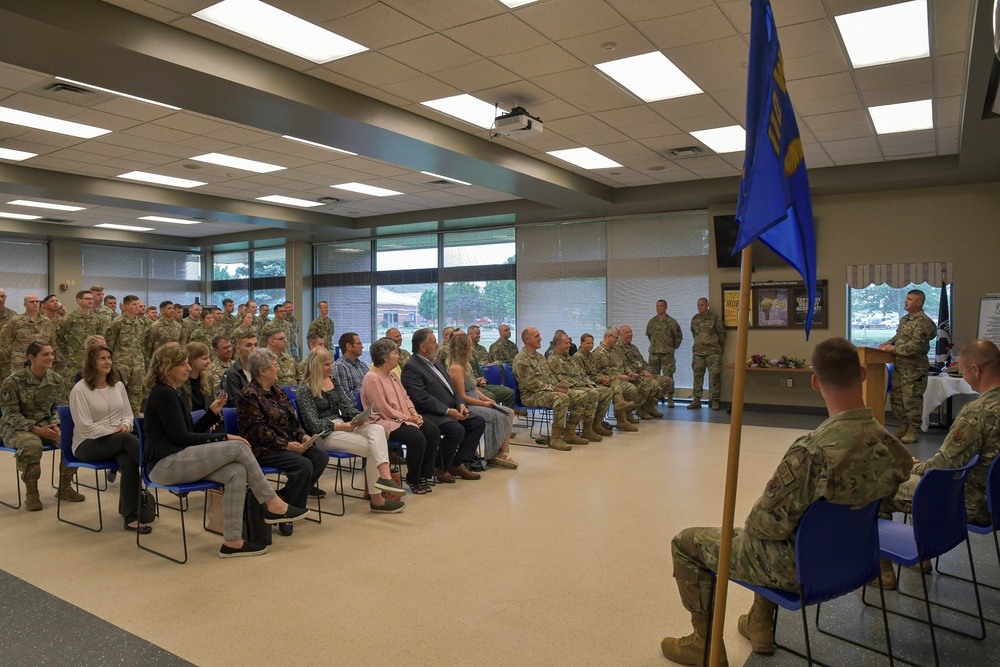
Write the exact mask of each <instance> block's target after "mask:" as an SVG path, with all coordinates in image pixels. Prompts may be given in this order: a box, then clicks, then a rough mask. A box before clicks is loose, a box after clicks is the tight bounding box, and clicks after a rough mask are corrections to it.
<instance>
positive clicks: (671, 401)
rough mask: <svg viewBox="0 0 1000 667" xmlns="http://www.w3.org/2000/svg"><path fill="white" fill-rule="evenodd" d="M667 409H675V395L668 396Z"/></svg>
mask: <svg viewBox="0 0 1000 667" xmlns="http://www.w3.org/2000/svg"><path fill="white" fill-rule="evenodd" d="M667 407H668V408H672V407H674V395H673V394H667Z"/></svg>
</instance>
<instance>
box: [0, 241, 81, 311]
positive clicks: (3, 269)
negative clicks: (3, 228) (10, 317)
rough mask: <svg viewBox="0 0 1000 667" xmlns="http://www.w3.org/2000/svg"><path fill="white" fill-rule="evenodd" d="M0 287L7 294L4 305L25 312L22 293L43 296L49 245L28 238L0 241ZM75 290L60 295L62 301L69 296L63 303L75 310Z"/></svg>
mask: <svg viewBox="0 0 1000 667" xmlns="http://www.w3.org/2000/svg"><path fill="white" fill-rule="evenodd" d="M0 287H3V290H4V292H5V293H6V294H7V307H8V308H10V309H11V310H13V311H14V312H15V313H23V312H24V297H25V296H27V295H28V294H34V295H35V296H37V297H38V298H39V299H44V298H45V296H46V295H47V294H48V290H49V248H48V246H47V245H46V244H44V243H35V242H28V241H6V240H5V241H0ZM88 287H89V285H88ZM76 289H77V290H78V289H79V288H76ZM67 294H68V292H67ZM75 294H76V291H73V294H72V295H70V296H65V295H64V296H62V297H61V299H60V300H61V301H62V302H63V303H65V302H66V300H67V299H69V303H68V304H66V307H67V309H69V310H75V307H76V301H75V300H74V299H73V296H75Z"/></svg>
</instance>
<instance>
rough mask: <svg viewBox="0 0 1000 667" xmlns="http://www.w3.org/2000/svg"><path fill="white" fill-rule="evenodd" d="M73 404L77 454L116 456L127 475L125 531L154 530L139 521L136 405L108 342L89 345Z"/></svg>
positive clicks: (91, 458) (122, 504)
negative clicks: (130, 399)
mask: <svg viewBox="0 0 1000 667" xmlns="http://www.w3.org/2000/svg"><path fill="white" fill-rule="evenodd" d="M69 409H70V412H71V413H72V414H73V455H74V456H76V458H78V459H80V460H81V461H86V462H88V463H96V462H99V461H117V462H118V467H119V468H120V470H121V476H122V481H121V491H120V496H119V503H118V507H119V512H120V513H121V515H122V517H123V518H124V519H125V530H131V531H138V532H140V533H142V534H143V535H145V534H147V533H149V532H151V531H152V530H153V529H152V527H151V526H142V525H140V524H139V439H138V438H137V437H136V436H135V435H134V434H133V433H132V424H133V417H132V408H131V407H129V402H128V394H127V393H126V392H125V385H124V384H122V383H121V382H120V381H119V380H118V374H117V373H115V372H114V369H113V368H112V362H111V349H110V348H109V347H107V346H106V345H94V346H93V347H91V348H90V349H89V350H87V360H86V362H85V363H84V365H83V379H82V380H80V381H79V382H77V383H76V384H75V385H74V386H73V389H72V390H71V391H70V393H69Z"/></svg>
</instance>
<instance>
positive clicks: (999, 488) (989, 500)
mask: <svg viewBox="0 0 1000 667" xmlns="http://www.w3.org/2000/svg"><path fill="white" fill-rule="evenodd" d="M998 464H1000V456H998V457H996V458H995V459H993V463H991V464H990V469H989V472H987V473H986V508H987V509H988V510H989V512H990V525H988V526H978V525H976V524H974V523H970V524H967V525H966V528H967V529H968V531H969V532H970V533H975V534H976V535H990V534H992V535H993V547H994V549H995V550H996V554H997V565H998V566H1000V542H998V541H997V531H998V530H1000V465H998ZM936 565H937V571H938V574H940V575H941V576H944V577H951V578H952V579H958V580H960V581H967V582H969V583H971V582H972V579H969V578H968V577H961V576H958V575H956V574H950V573H948V572H944V571H942V570H941V564H940V559H939V560H938V563H936ZM979 585H980V586H983V587H984V588H989V589H991V590H994V591H998V590H1000V587H998V586H994V585H992V584H984V583H983V582H979Z"/></svg>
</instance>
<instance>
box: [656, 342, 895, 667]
mask: <svg viewBox="0 0 1000 667" xmlns="http://www.w3.org/2000/svg"><path fill="white" fill-rule="evenodd" d="M812 365H813V373H814V375H813V378H812V387H813V389H814V390H816V391H818V392H820V393H821V394H822V395H823V400H824V401H825V402H826V407H827V411H828V412H829V414H830V418H829V419H827V420H826V421H825V422H823V423H822V424H820V425H819V428H817V429H816V430H815V431H813V432H812V433H809V434H808V435H805V436H803V437H801V438H799V439H798V440H796V441H795V442H794V443H793V444H792V446H791V447H790V448H789V449H788V451H787V452H786V453H785V457H784V458H783V459H782V461H781V463H780V464H779V465H778V468H777V470H776V471H775V473H774V475H773V476H772V477H771V481H769V482H768V483H767V485H766V486H765V487H764V494H763V495H762V496H761V497H760V498H758V499H757V502H756V503H755V504H754V506H753V509H751V510H750V514H749V515H748V516H747V520H746V527H745V528H742V529H736V530H735V531H734V535H733V551H732V557H731V559H730V572H729V576H730V577H732V578H733V579H739V580H741V581H745V582H747V583H750V584H756V585H759V586H770V587H773V588H780V589H781V590H786V591H792V592H795V591H797V590H798V584H797V583H796V579H795V529H796V527H797V526H798V523H799V519H801V518H802V515H803V514H804V513H805V511H806V509H807V508H808V507H809V505H811V504H812V503H813V502H815V501H817V500H821V499H825V500H827V501H829V502H831V503H836V504H838V505H850V506H851V507H863V506H865V505H867V504H869V503H871V502H872V501H874V500H878V499H886V498H891V497H892V496H893V495H894V494H895V493H896V488H897V487H898V486H899V484H900V482H902V481H903V480H905V479H906V477H907V475H908V474H909V471H910V468H911V467H912V465H913V463H912V460H911V458H910V455H909V453H908V452H907V451H906V448H905V447H903V445H901V444H900V443H899V441H898V440H896V439H895V438H893V437H892V436H891V435H889V434H888V433H887V432H886V430H885V428H884V427H883V426H882V425H881V424H879V423H878V422H877V421H875V420H874V419H873V418H872V411H871V408H866V407H865V404H864V400H863V398H862V394H861V383H862V382H863V381H864V379H865V375H866V372H865V369H864V367H863V366H861V361H860V359H859V358H858V351H857V349H856V348H855V347H854V346H853V345H852V344H851V343H849V342H848V341H847V340H845V339H843V338H830V339H827V340H825V341H823V342H821V343H820V344H819V345H817V346H816V349H815V350H813V354H812ZM720 540H721V531H720V530H719V529H718V528H686V529H684V530H683V531H681V533H680V534H678V535H677V536H676V537H674V539H673V544H672V552H673V561H674V579H676V580H677V589H678V591H679V592H680V598H681V602H682V603H683V605H684V607H685V608H686V609H687V610H688V611H689V612H691V625H692V626H694V632H693V633H692V634H690V635H688V636H687V637H681V638H675V637H666V638H664V639H663V641H662V642H660V650H662V651H663V655H664V656H665V657H666V658H668V659H670V660H672V661H673V662H676V663H678V664H681V665H700V664H702V659H703V652H704V649H705V637H706V634H707V630H708V624H709V623H710V622H711V619H710V618H709V617H708V605H709V595H710V594H711V587H712V578H713V577H712V574H710V571H714V570H717V569H718V565H719V563H718V558H719V542H720ZM776 610H777V607H776V606H775V605H774V603H772V602H769V601H768V600H766V599H764V598H763V597H760V596H759V595H755V596H754V602H753V606H752V607H750V612H749V614H745V615H743V616H741V617H740V620H739V631H740V634H741V635H743V636H744V637H746V638H747V639H749V640H750V643H751V645H752V647H753V650H754V652H756V653H773V652H774V629H773V628H774V626H773V618H774V614H775V612H776ZM725 662H726V660H725V657H723V659H722V663H723V664H725Z"/></svg>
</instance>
